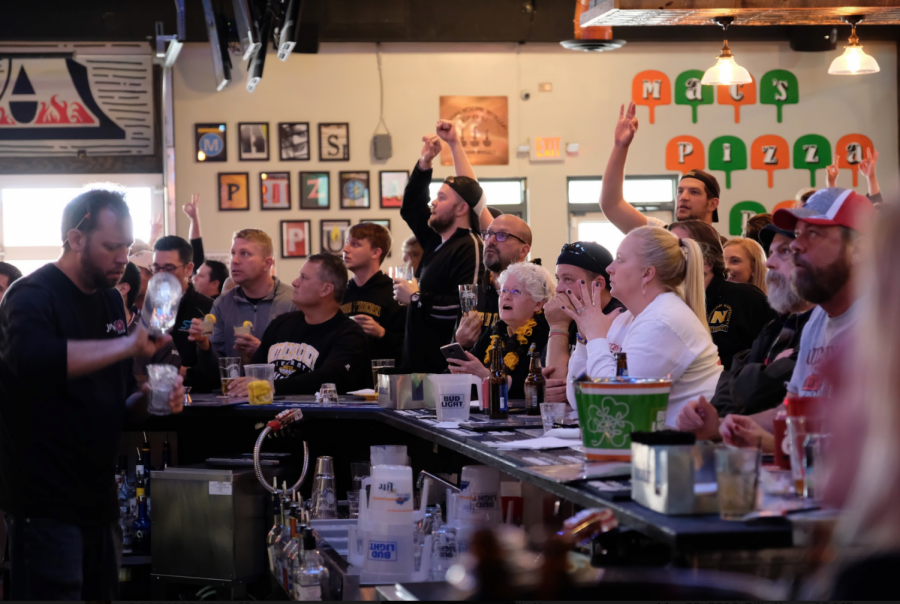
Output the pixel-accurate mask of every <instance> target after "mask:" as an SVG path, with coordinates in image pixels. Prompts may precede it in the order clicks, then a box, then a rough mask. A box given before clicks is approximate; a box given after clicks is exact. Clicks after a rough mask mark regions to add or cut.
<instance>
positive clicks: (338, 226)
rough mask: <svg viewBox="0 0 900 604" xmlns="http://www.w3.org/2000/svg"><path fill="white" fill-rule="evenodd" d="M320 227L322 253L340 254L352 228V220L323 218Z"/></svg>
mask: <svg viewBox="0 0 900 604" xmlns="http://www.w3.org/2000/svg"><path fill="white" fill-rule="evenodd" d="M319 227H320V228H319V241H320V243H321V245H322V253H323V254H334V255H335V256H340V255H341V253H342V252H343V250H344V241H345V240H346V239H347V231H349V230H350V221H349V220H323V221H321V222H320V223H319Z"/></svg>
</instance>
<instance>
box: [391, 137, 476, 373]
mask: <svg viewBox="0 0 900 604" xmlns="http://www.w3.org/2000/svg"><path fill="white" fill-rule="evenodd" d="M450 131H452V132H453V134H454V135H455V134H456V130H455V127H454V126H453V125H452V124H449V123H447V122H439V123H438V132H440V133H441V134H442V135H443V136H444V137H446V138H451V136H448V132H450ZM452 138H453V139H457V137H456V136H452ZM422 140H423V141H424V142H425V145H424V147H423V148H422V157H421V158H420V159H419V161H418V162H417V163H416V166H415V168H414V169H413V172H412V175H411V176H410V178H409V183H408V184H407V185H406V191H405V192H404V194H403V206H402V207H401V208H400V215H401V216H402V217H403V220H405V221H406V223H407V224H408V225H409V227H410V228H411V229H412V232H413V234H414V235H415V236H416V238H417V239H418V240H419V243H420V244H421V245H422V249H423V250H424V254H423V255H422V261H421V263H420V264H419V269H418V271H417V273H416V280H414V281H405V280H402V279H395V280H394V296H395V298H396V299H397V301H398V302H400V303H401V304H406V305H408V306H409V310H408V311H407V315H406V336H405V338H404V343H403V362H402V365H403V366H404V367H409V368H410V369H413V370H415V371H417V372H428V373H442V372H443V371H445V370H446V369H447V362H446V361H445V360H444V356H443V355H442V354H441V351H440V348H441V346H443V345H445V344H449V343H450V341H451V340H452V338H453V329H454V325H455V323H456V317H457V315H458V314H459V286H460V285H465V284H472V283H478V282H479V278H480V276H481V274H482V272H483V270H484V269H483V267H482V264H481V255H482V248H483V244H482V242H481V238H480V237H479V236H478V235H477V234H476V232H477V231H478V230H479V215H480V213H481V211H483V210H484V206H485V205H486V202H484V201H483V192H482V190H481V186H480V185H479V184H478V182H477V181H476V180H475V179H474V178H473V176H474V174H472V173H471V168H470V167H468V161H467V160H466V159H465V152H464V151H463V150H462V148H461V146H460V145H459V144H458V141H457V142H456V143H451V142H450V141H449V140H448V141H447V143H448V145H449V146H450V151H451V153H452V154H453V159H454V163H455V164H456V166H457V172H458V173H459V172H466V171H467V172H469V175H467V176H451V177H448V178H447V179H446V180H445V181H444V184H443V186H441V189H440V191H438V195H437V199H435V200H433V201H431V203H429V193H428V185H429V184H431V173H432V170H431V164H432V161H433V160H434V158H435V157H437V155H438V153H440V152H441V139H440V138H439V136H438V135H437V134H430V135H425V136H424V137H423V138H422ZM445 140H446V139H445ZM485 211H486V210H485Z"/></svg>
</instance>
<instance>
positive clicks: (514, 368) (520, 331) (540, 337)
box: [448, 262, 556, 399]
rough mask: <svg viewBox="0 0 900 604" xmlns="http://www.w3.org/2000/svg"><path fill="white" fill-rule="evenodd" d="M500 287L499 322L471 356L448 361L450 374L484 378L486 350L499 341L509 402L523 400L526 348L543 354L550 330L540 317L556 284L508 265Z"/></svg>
mask: <svg viewBox="0 0 900 604" xmlns="http://www.w3.org/2000/svg"><path fill="white" fill-rule="evenodd" d="M497 281H498V282H499V284H500V300H499V303H500V318H499V319H498V320H497V322H496V323H494V326H493V328H491V329H488V330H486V331H485V332H484V333H483V334H482V336H481V338H480V339H479V340H478V342H477V343H476V344H475V346H474V347H473V348H472V351H471V352H467V353H466V356H467V357H468V359H469V360H468V361H458V360H456V359H452V358H451V359H448V363H449V364H450V371H451V372H452V373H468V374H471V375H474V376H477V377H479V378H482V379H484V378H486V377H488V373H489V371H488V365H489V364H490V357H489V352H488V351H489V350H490V348H491V343H492V342H493V339H494V338H499V339H500V345H501V347H502V348H503V362H504V364H505V365H506V373H507V375H510V376H512V385H511V386H510V389H509V398H510V399H522V398H525V378H527V377H528V348H529V347H530V346H531V345H532V344H537V348H538V350H544V348H545V347H546V346H547V340H548V339H549V337H550V327H549V326H548V325H547V321H546V320H544V318H543V317H542V316H541V313H542V312H543V310H542V309H543V308H544V304H546V303H547V302H548V301H549V300H550V298H552V297H553V294H554V290H555V289H556V282H555V281H554V279H553V277H551V276H550V274H549V273H548V272H547V270H546V269H544V268H543V267H541V266H538V265H536V264H532V263H530V262H519V263H516V264H511V265H510V266H509V268H507V269H506V270H505V271H503V272H502V273H500V276H499V277H498V278H497Z"/></svg>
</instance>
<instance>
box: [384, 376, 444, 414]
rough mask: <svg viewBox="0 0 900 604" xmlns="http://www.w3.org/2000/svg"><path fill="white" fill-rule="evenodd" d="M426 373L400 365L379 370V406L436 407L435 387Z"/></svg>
mask: <svg viewBox="0 0 900 604" xmlns="http://www.w3.org/2000/svg"><path fill="white" fill-rule="evenodd" d="M426 375H428V374H426V373H412V372H410V370H409V369H402V368H400V367H384V368H381V369H379V370H378V406H379V407H384V408H385V409H434V389H433V388H432V385H431V380H428V379H425V376H426Z"/></svg>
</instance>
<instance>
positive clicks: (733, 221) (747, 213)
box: [728, 201, 766, 237]
mask: <svg viewBox="0 0 900 604" xmlns="http://www.w3.org/2000/svg"><path fill="white" fill-rule="evenodd" d="M765 213H766V207H765V206H764V205H763V204H761V203H759V202H758V201H741V202H739V203H736V204H734V206H733V207H732V208H731V212H729V213H728V234H729V235H731V236H732V237H739V236H740V234H741V233H743V232H744V225H745V224H747V221H748V220H750V219H751V218H753V217H754V216H756V215H757V214H765Z"/></svg>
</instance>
